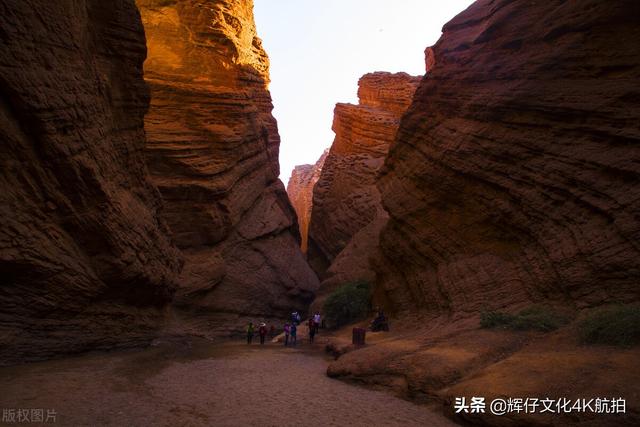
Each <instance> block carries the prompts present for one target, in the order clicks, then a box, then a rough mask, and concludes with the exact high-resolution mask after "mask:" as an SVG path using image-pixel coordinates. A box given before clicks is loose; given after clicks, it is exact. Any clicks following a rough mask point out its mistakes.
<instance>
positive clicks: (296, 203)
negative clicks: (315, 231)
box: [287, 149, 329, 253]
mask: <svg viewBox="0 0 640 427" xmlns="http://www.w3.org/2000/svg"><path fill="white" fill-rule="evenodd" d="M328 154H329V150H328V149H327V150H325V151H324V152H323V153H322V155H321V156H320V158H319V159H318V161H317V162H316V163H315V164H313V165H299V166H296V167H295V168H294V169H293V171H292V172H291V178H289V182H288V183H287V195H288V196H289V200H291V205H292V206H293V209H294V210H295V211H296V215H297V216H298V226H299V227H300V238H301V243H300V249H302V252H303V253H307V239H308V235H309V222H310V221H311V208H312V206H313V187H314V186H315V185H316V182H318V179H320V173H321V172H322V166H324V160H325V159H326V158H327V155H328Z"/></svg>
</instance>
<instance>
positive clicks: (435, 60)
mask: <svg viewBox="0 0 640 427" xmlns="http://www.w3.org/2000/svg"><path fill="white" fill-rule="evenodd" d="M638 11H639V10H638V5H637V4H636V3H634V2H632V1H621V2H600V1H596V0H587V1H584V2H579V3H576V2H563V1H548V2H536V3H531V2H513V1H507V0H501V1H489V0H480V1H477V2H476V3H474V4H473V5H472V6H471V7H469V9H467V10H466V11H464V12H463V13H461V14H460V15H458V16H457V17H455V18H454V19H453V20H452V21H451V22H449V23H448V24H446V25H445V26H444V29H443V35H442V37H441V39H440V40H439V41H438V43H437V44H436V45H435V46H433V47H432V48H430V49H428V50H427V56H428V57H427V63H428V64H430V67H429V71H428V74H427V77H426V78H425V79H424V80H423V81H422V82H421V84H420V86H419V88H418V90H417V91H416V94H415V98H414V101H413V103H412V105H411V106H410V107H409V109H408V111H407V113H406V114H405V116H404V117H403V119H402V123H401V125H400V128H399V130H398V134H397V138H396V140H395V142H394V143H393V144H392V146H391V149H390V151H389V155H388V157H387V159H386V162H385V166H384V168H383V169H382V173H381V178H380V180H379V182H378V187H379V189H380V193H381V195H382V202H383V205H384V207H385V209H386V210H387V211H388V212H389V215H390V219H389V222H388V224H387V225H386V227H385V228H384V231H383V232H382V233H381V238H380V248H381V252H382V256H381V258H380V259H379V260H378V262H377V263H376V269H377V273H378V282H377V283H378V288H379V290H380V291H381V292H382V294H384V298H383V299H384V300H385V302H386V303H387V304H388V306H389V307H391V308H394V309H395V310H397V311H406V310H414V311H415V310H418V311H429V312H433V313H453V314H456V315H462V316H464V315H467V314H474V313H475V314H477V313H479V312H480V311H481V310H485V309H497V308H504V307H516V306H519V305H520V306H522V305H524V304H527V303H531V302H536V301H542V300H555V301H558V302H561V303H562V304H565V305H569V306H574V307H578V308H579V307H584V306H589V305H599V304H603V303H605V302H614V301H637V300H638V298H639V296H640V294H639V290H638V280H639V278H640V246H639V245H638V243H637V242H639V241H640V216H639V213H640V150H639V148H638V146H639V145H638V144H639V143H640V125H639V123H640V122H638V120H637V118H638V115H639V113H640V111H639V107H638V105H639V103H638V100H639V99H640V98H639V96H640V79H639V77H640V45H639V44H638V43H635V42H633V40H637V39H639V38H640V26H638V24H637V21H636V20H635V19H634V18H633V17H634V16H637V13H638ZM328 164H330V163H329V162H328Z"/></svg>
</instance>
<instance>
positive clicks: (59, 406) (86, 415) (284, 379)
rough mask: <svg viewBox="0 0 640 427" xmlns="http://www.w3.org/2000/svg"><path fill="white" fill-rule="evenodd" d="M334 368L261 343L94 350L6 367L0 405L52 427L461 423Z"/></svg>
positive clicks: (0, 374)
mask: <svg viewBox="0 0 640 427" xmlns="http://www.w3.org/2000/svg"><path fill="white" fill-rule="evenodd" d="M328 363H329V361H328V360H327V359H325V358H323V357H322V356H319V355H318V353H317V352H311V351H306V350H305V349H304V348H297V349H292V348H285V347H283V346H282V345H281V344H267V345H265V346H264V347H261V346H260V345H259V344H255V343H254V344H253V345H252V346H251V347H248V346H247V345H245V344H242V343H228V344H218V345H213V344H210V343H197V344H194V343H191V342H180V343H171V344H163V345H160V346H157V347H151V348H149V349H146V350H137V351H125V352H114V353H101V354H89V355H83V356H78V357H70V358H66V359H60V360H53V361H46V362H40V363H32V364H27V365H22V366H14V367H5V368H1V369H0V384H2V393H1V394H0V408H2V409H3V410H6V409H12V410H15V411H18V410H19V409H43V410H44V418H46V417H47V415H50V419H49V423H45V425H51V424H52V421H53V411H55V425H65V426H66V425H73V426H88V425H109V426H123V425H127V426H143V425H157V426H173V425H186V426H205V425H216V426H239V425H252V426H289V425H291V426H293V425H296V426H300V425H309V426H315V425H318V426H319V425H345V424H348V425H351V426H359V425H362V426H364V425H368V426H371V425H389V426H395V425H397V426H400V425H402V426H412V425H421V426H425V425H429V426H434V427H438V426H450V425H454V424H453V423H452V422H450V421H449V420H447V419H446V418H444V417H442V416H441V415H440V414H437V413H436V412H434V411H433V410H431V409H430V408H429V407H426V406H421V405H416V404H413V403H410V402H408V401H405V400H401V399H398V398H395V397H393V396H391V395H390V394H387V393H384V392H380V391H375V390H369V389H365V388H362V387H357V386H353V385H349V384H346V383H344V382H341V381H338V380H334V379H331V378H328V377H327V376H326V369H327V365H328ZM47 412H49V414H47ZM5 415H6V413H5ZM28 424H29V425H37V424H36V423H33V422H32V421H31V420H30V422H29V423H28ZM0 425H2V423H1V422H0ZM8 425H15V424H14V423H9V424H8Z"/></svg>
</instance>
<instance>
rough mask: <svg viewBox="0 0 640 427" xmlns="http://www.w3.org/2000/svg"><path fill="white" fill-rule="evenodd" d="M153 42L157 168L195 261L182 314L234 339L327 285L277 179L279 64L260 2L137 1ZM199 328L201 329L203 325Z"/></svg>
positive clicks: (180, 300)
mask: <svg viewBox="0 0 640 427" xmlns="http://www.w3.org/2000/svg"><path fill="white" fill-rule="evenodd" d="M137 4H138V6H139V8H140V11H141V14H142V21H143V24H144V27H145V32H146V36H147V47H148V57H147V60H146V62H145V64H144V69H145V79H146V81H147V82H148V84H149V86H150V88H151V106H150V110H149V113H148V114H147V116H146V117H145V130H146V132H147V147H146V154H147V164H148V167H149V170H150V174H151V180H152V182H153V183H154V184H155V185H156V186H157V187H158V189H159V190H160V192H161V194H162V197H163V199H164V202H165V209H164V210H163V215H162V216H163V218H164V219H165V220H166V222H167V223H168V225H169V228H170V229H171V235H172V237H173V239H174V241H175V243H176V245H177V246H178V247H179V248H180V250H181V252H182V254H183V255H184V258H185V268H184V270H183V272H182V275H181V277H180V289H179V291H178V294H177V296H176V305H177V306H179V307H181V308H182V310H183V311H185V312H187V313H186V316H184V313H182V314H180V313H179V316H181V317H188V318H193V317H194V316H195V317H196V319H199V320H197V321H196V323H198V324H199V325H200V327H204V328H206V330H207V331H209V332H212V333H215V334H227V333H230V332H233V331H237V330H239V329H240V328H242V327H243V323H244V320H243V319H241V318H240V317H242V316H245V315H248V316H252V317H254V319H255V316H259V317H263V318H266V317H272V316H275V317H278V316H280V317H283V316H285V315H286V314H287V313H289V312H290V310H292V309H298V310H302V309H304V308H305V307H306V304H307V303H308V302H309V301H310V299H311V298H312V297H313V291H314V290H315V289H316V287H317V286H318V282H317V279H316V277H315V275H314V274H313V272H312V271H311V270H310V269H309V267H308V265H307V263H306V261H305V260H304V257H303V255H302V253H301V251H300V248H299V245H300V240H299V239H300V238H299V233H298V224H297V221H296V216H295V212H294V210H293V209H292V207H291V205H290V203H289V200H288V199H287V195H286V192H285V189H284V186H283V184H282V183H281V181H280V180H279V179H278V175H279V165H278V149H279V142H280V140H279V136H278V131H277V125H276V121H275V119H274V118H273V116H272V115H271V110H272V108H273V107H272V104H271V97H270V95H269V92H268V90H267V84H268V82H269V75H268V70H269V61H268V58H267V55H266V53H265V51H264V50H263V48H262V45H261V41H260V39H259V38H258V37H257V35H256V29H255V24H254V21H253V2H252V1H251V0H242V1H232V0H209V1H204V2H203V1H196V0H189V1H187V0H185V1H179V2H178V1H164V0H138V1H137ZM196 326H197V325H196Z"/></svg>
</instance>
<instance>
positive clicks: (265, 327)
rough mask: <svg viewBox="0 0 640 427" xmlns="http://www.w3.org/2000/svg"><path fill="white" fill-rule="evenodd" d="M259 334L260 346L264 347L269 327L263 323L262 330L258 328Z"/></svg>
mask: <svg viewBox="0 0 640 427" xmlns="http://www.w3.org/2000/svg"><path fill="white" fill-rule="evenodd" d="M258 334H260V344H261V345H264V339H265V338H266V336H267V325H266V324H265V323H264V322H262V323H261V324H260V328H258Z"/></svg>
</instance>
